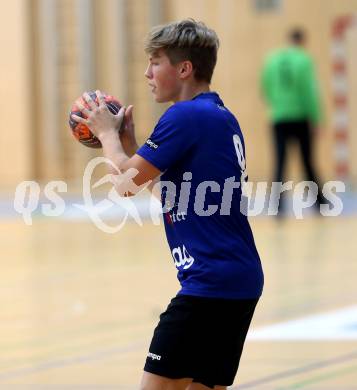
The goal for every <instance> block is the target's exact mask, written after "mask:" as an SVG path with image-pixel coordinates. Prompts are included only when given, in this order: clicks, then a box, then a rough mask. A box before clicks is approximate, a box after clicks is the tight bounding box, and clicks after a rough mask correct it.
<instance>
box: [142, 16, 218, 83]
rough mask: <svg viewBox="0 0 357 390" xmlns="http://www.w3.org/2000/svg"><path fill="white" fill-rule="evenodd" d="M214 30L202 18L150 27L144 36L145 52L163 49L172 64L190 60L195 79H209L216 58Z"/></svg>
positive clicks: (216, 45)
mask: <svg viewBox="0 0 357 390" xmlns="http://www.w3.org/2000/svg"><path fill="white" fill-rule="evenodd" d="M218 47H219V40H218V37H217V34H216V33H215V31H213V30H212V29H210V28H208V27H207V26H206V25H205V24H204V23H202V22H196V21H195V20H193V19H185V20H181V21H179V22H171V23H168V24H165V25H160V26H156V27H154V28H153V29H152V30H151V31H150V32H149V34H148V35H147V37H146V40H145V52H146V53H147V54H149V55H155V54H156V53H157V52H158V51H159V50H163V51H164V52H165V54H166V55H167V56H168V58H169V60H170V62H171V64H172V65H175V64H177V63H179V62H181V61H186V60H188V61H191V62H192V65H193V69H194V76H195V79H196V80H198V81H206V82H208V83H210V82H211V79H212V74H213V70H214V67H215V66H216V62H217V51H218Z"/></svg>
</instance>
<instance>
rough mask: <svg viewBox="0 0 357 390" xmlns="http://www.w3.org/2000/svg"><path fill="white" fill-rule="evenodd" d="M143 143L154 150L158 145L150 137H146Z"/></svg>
mask: <svg viewBox="0 0 357 390" xmlns="http://www.w3.org/2000/svg"><path fill="white" fill-rule="evenodd" d="M145 143H146V145H147V146H148V147H149V148H151V149H154V150H156V149H157V148H158V147H159V145H158V144H156V143H155V142H154V141H152V140H151V139H150V138H148V139H147V140H146V142H145Z"/></svg>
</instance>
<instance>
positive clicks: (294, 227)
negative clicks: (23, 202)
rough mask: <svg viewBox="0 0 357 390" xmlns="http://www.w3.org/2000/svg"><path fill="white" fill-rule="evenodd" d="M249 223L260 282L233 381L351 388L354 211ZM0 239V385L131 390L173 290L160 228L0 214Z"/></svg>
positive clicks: (279, 388) (355, 385)
mask: <svg viewBox="0 0 357 390" xmlns="http://www.w3.org/2000/svg"><path fill="white" fill-rule="evenodd" d="M251 223H252V227H253V230H254V233H255V237H256V242H257V246H258V248H259V251H260V254H261V257H262V261H263V266H264V270H265V276H266V284H265V290H264V295H263V297H262V299H261V301H260V303H259V306H258V308H257V311H256V315H255V318H254V321H253V324H252V330H251V333H250V335H249V339H248V341H247V343H246V347H245V351H244V354H243V358H242V360H241V365H240V370H239V372H238V375H237V378H236V383H235V385H234V386H233V389H262V390H269V389H275V390H288V389H289V390H290V389H306V390H307V389H323V390H329V389H331V390H332V389H333V390H349V389H357V336H356V335H357V306H356V305H357V251H356V249H357V236H356V232H357V218H356V217H352V216H350V217H348V216H346V217H341V218H330V219H328V218H316V217H309V218H306V219H304V220H302V221H297V220H295V219H293V218H288V219H286V220H285V221H283V222H282V223H278V222H277V221H276V220H274V219H271V218H265V217H261V218H252V219H251ZM0 240H1V241H0V242H1V258H0V265H1V273H2V277H1V283H0V308H1V321H0V389H1V390H2V389H4V390H8V389H9V390H11V389H29V390H30V389H31V390H32V389H36V390H42V389H65V390H68V389H88V390H89V389H103V390H104V389H137V388H138V383H139V381H140V377H141V372H142V367H143V363H144V360H145V356H146V353H147V347H148V343H149V342H150V339H151V335H152V331H153V328H154V326H155V324H156V323H157V320H158V315H159V313H160V312H161V311H162V310H163V309H164V308H165V307H166V305H167V303H168V301H169V299H170V298H171V297H172V296H173V295H174V294H175V292H176V291H177V289H178V284H177V282H176V277H175V269H174V266H173V264H172V260H171V257H170V254H169V251H168V247H167V244H166V241H165V238H164V232H163V226H154V225H152V224H151V223H149V222H147V223H145V224H144V226H143V227H139V226H138V225H136V224H135V223H134V222H132V223H128V224H127V225H126V226H125V227H124V228H123V230H121V231H120V232H119V233H117V234H115V235H110V234H106V233H103V232H101V231H100V230H98V229H97V228H96V227H95V226H94V225H93V224H92V223H91V222H83V221H82V222H80V221H77V222H74V221H65V220H60V219H58V218H57V219H56V218H52V219H51V218H36V219H35V220H34V223H33V225H32V226H26V225H25V224H24V223H23V221H22V220H20V219H14V218H8V219H2V220H0ZM325 315H327V317H326V316H325ZM296 321H297V322H296Z"/></svg>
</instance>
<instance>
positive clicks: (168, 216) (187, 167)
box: [137, 92, 263, 299]
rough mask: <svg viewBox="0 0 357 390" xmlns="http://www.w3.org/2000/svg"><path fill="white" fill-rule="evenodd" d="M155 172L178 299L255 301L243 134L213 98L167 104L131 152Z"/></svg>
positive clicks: (255, 259) (259, 282)
mask: <svg viewBox="0 0 357 390" xmlns="http://www.w3.org/2000/svg"><path fill="white" fill-rule="evenodd" d="M137 153H138V154H139V155H140V156H142V157H143V158H144V159H145V160H147V161H149V162H150V163H151V164H153V165H154V166H155V167H157V168H158V169H159V170H160V171H161V172H163V174H162V176H161V183H162V204H163V211H164V223H165V230H166V235H167V240H168V243H169V246H170V250H171V253H172V258H173V261H174V264H175V265H176V268H177V270H178V279H179V281H180V284H181V290H180V292H179V294H185V295H195V296H202V297H211V298H228V299H251V298H258V297H259V296H260V295H261V293H262V288H263V271H262V267H261V262H260V259H259V255H258V252H257V249H256V246H255V243H254V238H253V234H252V231H251V229H250V226H249V223H248V220H247V216H246V213H244V212H242V211H241V210H242V209H241V200H243V199H244V197H242V183H243V182H244V181H245V180H246V170H245V150H244V141H243V136H242V132H241V129H240V127H239V124H238V122H237V120H236V118H235V117H234V116H233V114H232V113H231V112H230V111H229V110H228V109H227V108H226V107H224V104H223V102H222V100H221V99H220V98H219V96H218V95H217V94H216V93H214V92H209V93H203V94H200V95H198V96H196V97H195V98H194V99H192V100H189V101H182V102H178V103H175V104H174V105H172V106H171V107H170V108H169V109H168V110H167V111H166V112H165V113H164V115H163V116H162V117H161V118H160V120H159V122H158V123H157V125H156V127H155V129H154V131H153V133H152V134H151V136H150V138H149V139H148V140H147V141H146V143H145V144H144V145H143V146H142V147H141V148H140V149H139V150H138V151H137Z"/></svg>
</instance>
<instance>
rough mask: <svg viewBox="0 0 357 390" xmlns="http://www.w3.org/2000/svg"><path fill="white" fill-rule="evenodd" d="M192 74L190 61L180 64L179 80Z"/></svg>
mask: <svg viewBox="0 0 357 390" xmlns="http://www.w3.org/2000/svg"><path fill="white" fill-rule="evenodd" d="M192 72H193V66H192V62H191V61H183V62H181V64H180V76H181V78H184V79H185V78H187V77H189V76H190V75H191V74H192Z"/></svg>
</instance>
